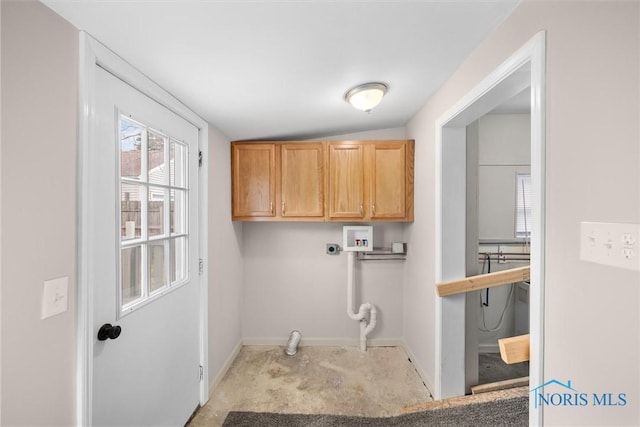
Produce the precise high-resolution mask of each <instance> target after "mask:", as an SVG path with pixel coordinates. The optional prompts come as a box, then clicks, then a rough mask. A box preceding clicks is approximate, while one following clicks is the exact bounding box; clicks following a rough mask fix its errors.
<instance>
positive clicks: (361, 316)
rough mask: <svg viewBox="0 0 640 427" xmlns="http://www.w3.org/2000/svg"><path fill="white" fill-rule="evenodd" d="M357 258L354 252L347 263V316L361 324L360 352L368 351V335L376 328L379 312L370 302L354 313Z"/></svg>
mask: <svg viewBox="0 0 640 427" xmlns="http://www.w3.org/2000/svg"><path fill="white" fill-rule="evenodd" d="M355 260H356V256H355V253H354V252H349V253H348V261H347V314H348V315H349V317H350V318H352V319H353V320H357V321H359V322H360V350H361V351H367V335H369V332H371V331H372V330H373V328H375V327H376V317H377V311H376V306H375V305H373V304H370V303H368V302H366V303H364V304H362V305H360V309H359V310H358V313H354V312H353V282H354V276H355V274H354V264H355V262H356V261H355ZM367 315H369V324H367Z"/></svg>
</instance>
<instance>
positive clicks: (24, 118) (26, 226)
mask: <svg viewBox="0 0 640 427" xmlns="http://www.w3.org/2000/svg"><path fill="white" fill-rule="evenodd" d="M1 26H2V49H1V50H2V125H3V126H2V191H1V194H2V243H1V246H2V267H3V268H2V321H1V324H2V372H3V374H4V375H3V376H2V419H1V420H0V423H1V424H2V425H7V426H14V425H30V426H33V425H48V426H52V425H61V426H68V425H73V424H74V422H75V369H76V358H75V353H76V339H75V337H76V315H75V309H74V307H75V288H76V285H75V259H76V253H75V250H76V211H75V187H76V182H75V178H76V147H77V136H76V135H77V114H78V111H77V105H78V75H77V74H78V71H77V70H78V58H77V55H78V33H77V31H76V29H75V28H73V27H72V26H71V25H69V24H68V23H67V22H66V21H64V20H63V19H62V18H60V17H59V16H57V15H56V14H55V13H54V12H52V11H51V10H49V9H48V8H46V7H45V6H43V5H42V4H41V3H39V2H4V1H3V2H2V24H1ZM61 276H68V277H69V293H70V295H69V300H68V301H69V310H68V311H67V312H65V313H63V314H59V315H57V316H54V317H51V318H48V319H45V320H41V319H40V304H41V295H42V286H43V285H42V282H43V281H44V280H47V279H51V278H56V277H61Z"/></svg>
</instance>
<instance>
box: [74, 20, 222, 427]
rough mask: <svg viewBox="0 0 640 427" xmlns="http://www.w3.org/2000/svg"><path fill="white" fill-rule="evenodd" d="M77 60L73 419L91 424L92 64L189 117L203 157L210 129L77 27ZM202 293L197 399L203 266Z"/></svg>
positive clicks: (203, 341)
mask: <svg viewBox="0 0 640 427" xmlns="http://www.w3.org/2000/svg"><path fill="white" fill-rule="evenodd" d="M79 59H80V61H79V68H80V69H79V82H80V87H79V131H78V133H79V135H78V136H79V143H78V165H77V167H78V172H77V177H78V179H77V189H76V191H77V200H78V205H77V206H78V208H77V209H78V210H77V215H78V245H77V246H78V247H77V251H78V253H77V259H78V266H77V269H78V272H77V277H78V297H77V316H78V326H77V334H78V335H77V379H76V387H77V390H76V392H77V396H76V408H77V410H76V419H77V424H78V425H90V424H91V420H92V416H91V415H92V414H91V407H92V396H91V390H92V384H91V381H92V372H93V371H92V369H93V346H92V343H93V330H92V327H91V325H92V324H93V319H92V289H91V286H89V284H91V283H93V280H92V277H93V272H92V270H91V263H90V262H89V260H88V257H87V255H88V254H90V253H92V251H91V250H90V248H91V245H92V240H91V239H90V236H89V235H88V229H87V224H86V222H85V221H84V218H87V213H88V209H89V194H88V188H89V185H88V183H89V182H90V173H89V171H88V170H86V168H85V165H87V164H88V148H89V141H90V140H92V139H93V135H92V128H93V125H92V123H94V121H95V112H94V110H93V105H94V93H93V89H92V88H93V87H94V82H95V69H96V65H98V66H100V67H102V68H104V69H105V70H107V71H109V72H110V73H111V74H113V75H115V76H117V77H118V78H119V79H121V80H122V81H124V82H126V83H127V84H129V85H131V86H132V87H135V88H136V89H137V90H139V91H140V92H142V93H144V94H145V95H147V96H148V97H150V98H151V99H153V100H155V101H156V102H158V103H160V104H161V105H163V106H165V108H167V109H169V110H170V111H172V112H174V113H175V114H177V115H179V116H180V117H182V118H183V119H185V120H187V121H188V122H190V123H191V124H192V125H194V126H195V127H196V128H197V129H198V131H199V132H198V135H199V141H198V145H199V147H200V149H201V150H202V151H203V156H204V158H205V159H206V153H207V152H208V150H207V147H208V139H209V137H208V132H209V127H208V124H207V122H205V121H204V120H202V119H201V118H200V117H199V116H198V115H197V114H195V113H194V112H193V111H191V110H190V109H189V108H188V107H187V106H185V105H184V104H182V103H181V102H180V101H179V100H178V99H176V98H175V97H173V96H172V95H171V94H170V93H168V92H167V91H165V90H164V89H162V88H161V87H160V86H158V85H157V84H156V83H155V82H153V81H152V80H151V79H149V78H148V77H147V76H145V75H144V74H142V73H141V72H140V71H138V70H136V69H135V68H133V67H132V66H131V65H130V64H128V63H127V62H126V61H124V60H123V59H122V58H120V57H119V56H117V55H116V54H115V53H113V52H112V51H110V50H109V49H107V48H106V47H105V46H103V45H102V44H100V43H99V42H98V41H96V40H95V39H93V38H92V37H91V36H90V35H88V34H87V33H85V32H84V31H81V32H80V58H79ZM199 174H200V190H199V191H200V193H199V196H200V200H199V201H198V203H199V205H200V206H199V223H200V226H201V227H202V228H200V236H203V237H204V240H201V241H200V254H199V258H202V259H205V260H206V259H207V258H206V257H207V240H206V237H207V216H206V215H207V206H208V199H207V196H208V192H207V181H208V168H207V166H206V162H203V166H202V168H201V170H200V172H199ZM199 285H200V295H201V301H202V303H201V304H202V305H201V306H200V316H199V317H200V364H201V365H202V366H203V370H204V375H203V381H202V382H201V384H200V403H201V404H204V403H205V402H206V401H207V400H208V398H209V388H208V386H207V384H208V378H207V376H208V355H207V351H208V333H207V325H208V315H207V301H208V300H207V288H208V274H207V271H206V268H205V271H204V273H203V274H202V275H200V276H199Z"/></svg>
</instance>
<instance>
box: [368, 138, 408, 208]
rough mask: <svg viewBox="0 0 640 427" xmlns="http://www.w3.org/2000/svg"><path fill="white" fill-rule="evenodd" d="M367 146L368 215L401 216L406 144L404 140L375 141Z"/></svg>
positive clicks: (404, 194)
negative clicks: (368, 177)
mask: <svg viewBox="0 0 640 427" xmlns="http://www.w3.org/2000/svg"><path fill="white" fill-rule="evenodd" d="M368 148H369V156H368V159H369V163H368V164H369V166H370V168H371V169H370V183H371V184H370V185H371V190H370V197H369V202H370V207H369V208H370V216H371V218H372V219H403V218H405V216H406V194H407V191H406V190H407V188H406V179H405V177H406V173H407V164H406V163H407V162H406V159H407V155H406V153H407V144H406V143H405V142H404V141H398V142H388V143H376V144H371V145H369V146H368Z"/></svg>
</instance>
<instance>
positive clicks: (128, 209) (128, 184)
mask: <svg viewBox="0 0 640 427" xmlns="http://www.w3.org/2000/svg"><path fill="white" fill-rule="evenodd" d="M119 129H120V144H119V147H120V148H119V150H120V156H119V158H120V164H119V168H120V174H119V175H120V178H119V193H120V215H119V219H120V238H119V251H120V256H119V260H120V266H119V267H120V283H119V286H118V298H119V307H120V314H121V315H123V314H126V313H128V312H130V311H133V310H134V309H136V308H137V307H139V306H142V305H144V303H146V302H149V301H151V300H152V299H155V298H156V297H157V296H159V295H162V294H163V293H165V292H166V291H168V290H170V289H173V288H175V287H177V286H179V285H181V284H183V283H186V281H187V279H188V274H187V265H188V239H189V237H188V221H187V218H188V199H189V188H188V180H187V176H188V173H187V172H188V171H187V167H188V163H187V158H188V147H187V145H186V144H185V143H183V142H181V141H178V140H176V139H174V138H172V137H170V136H169V135H166V134H165V133H163V132H161V131H158V130H156V129H153V128H150V127H148V126H146V125H145V124H142V123H140V122H138V121H136V120H133V119H131V118H130V117H128V116H125V115H120V121H119Z"/></svg>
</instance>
